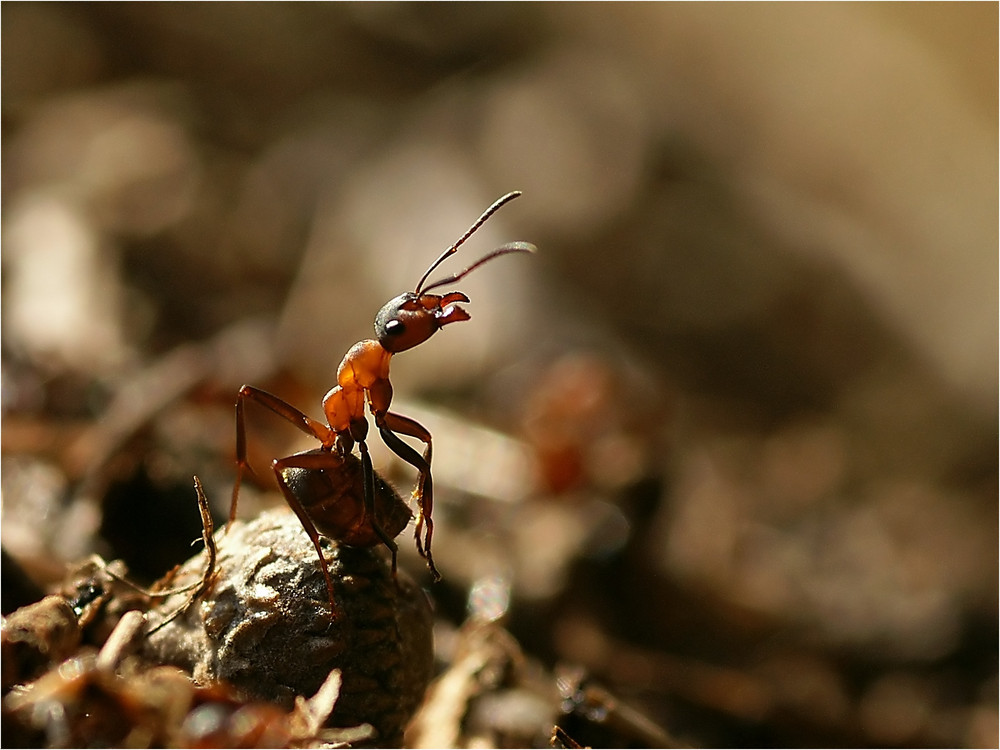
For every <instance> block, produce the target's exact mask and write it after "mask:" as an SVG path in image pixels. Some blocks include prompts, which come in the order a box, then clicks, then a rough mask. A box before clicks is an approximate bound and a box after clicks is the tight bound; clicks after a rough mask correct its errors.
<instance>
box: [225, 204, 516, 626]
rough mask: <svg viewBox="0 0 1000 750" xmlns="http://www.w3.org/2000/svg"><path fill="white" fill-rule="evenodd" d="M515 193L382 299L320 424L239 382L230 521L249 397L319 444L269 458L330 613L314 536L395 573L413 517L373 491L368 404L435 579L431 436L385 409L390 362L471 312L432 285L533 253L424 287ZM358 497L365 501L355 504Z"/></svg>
mask: <svg viewBox="0 0 1000 750" xmlns="http://www.w3.org/2000/svg"><path fill="white" fill-rule="evenodd" d="M519 195H521V193H520V192H512V193H508V194H507V195H505V196H503V197H502V198H500V199H499V200H497V201H496V202H495V203H494V204H493V205H492V206H490V207H489V208H488V209H486V211H484V212H483V214H482V216H480V217H479V218H478V219H477V220H476V221H475V223H474V224H473V225H472V226H471V227H470V228H469V229H468V230H467V231H466V232H465V234H463V235H462V236H461V237H460V238H459V239H458V240H457V241H456V242H455V243H454V244H453V245H452V246H451V247H449V248H448V249H447V250H445V251H444V252H443V253H441V255H440V256H438V258H437V260H435V261H434V262H433V263H432V264H431V265H430V267H429V268H428V269H427V270H426V271H425V272H424V275H423V276H421V277H420V281H419V282H418V283H417V286H416V289H414V291H412V292H404V293H403V294H401V295H399V296H398V297H395V298H393V299H391V300H389V301H388V302H387V303H386V304H385V305H384V306H383V307H382V309H381V310H379V311H378V314H377V315H376V316H375V336H376V338H374V339H366V340H364V341H359V342H358V343H357V344H355V345H354V346H352V347H351V348H350V350H349V351H348V352H347V354H346V355H345V357H344V359H343V361H342V362H341V363H340V367H339V368H338V369H337V384H336V385H335V386H334V387H333V388H331V389H330V391H329V392H327V394H326V396H324V397H323V411H324V413H325V415H326V424H324V423H323V422H319V421H316V420H314V419H312V418H310V417H308V416H307V415H305V414H304V413H302V412H301V411H299V410H298V409H296V408H295V407H294V406H292V405H291V404H289V403H287V402H285V401H282V400H281V399H279V398H278V397H276V396H272V395H271V394H270V393H267V392H266V391H262V390H260V389H259V388H254V387H253V386H250V385H244V386H243V387H242V388H240V391H239V394H238V396H237V399H236V461H237V473H236V483H235V485H234V487H233V499H232V505H231V507H230V512H229V523H230V524H232V522H233V520H234V519H235V518H236V504H237V501H238V499H239V491H240V484H241V482H242V481H243V475H244V473H245V472H246V471H247V470H248V469H249V464H248V462H247V448H246V420H245V416H244V411H245V407H246V402H247V401H248V400H249V401H253V402H255V403H258V404H260V405H261V406H263V407H265V408H267V409H269V410H270V411H272V412H274V413H275V414H277V415H278V416H279V417H282V418H284V419H285V420H287V421H288V422H291V423H292V424H293V425H295V426H296V427H298V428H299V429H300V430H302V431H303V432H305V433H306V434H308V435H311V436H313V437H314V438H316V440H318V441H319V442H320V444H321V446H320V447H319V448H316V449H313V450H310V451H304V452H302V453H296V454H295V455H292V456H288V457H286V458H278V459H275V460H274V461H273V463H272V465H271V466H272V469H273V470H274V473H275V476H276V477H277V478H278V485H279V487H280V488H281V492H282V494H284V496H285V500H286V501H287V502H288V505H289V506H291V508H292V510H293V511H295V514H296V515H297V516H298V517H299V520H300V521H301V522H302V526H303V528H304V529H305V531H306V533H307V534H308V535H309V538H310V539H311V540H312V543H313V545H314V546H315V547H316V553H317V554H318V555H319V560H320V566H321V568H322V571H323V576H324V578H325V579H326V587H327V593H328V594H329V597H330V610H331V614H334V613H335V612H336V603H335V597H334V593H333V582H332V581H331V579H330V572H329V570H328V568H327V563H326V559H325V558H324V557H323V550H322V548H321V547H320V535H321V534H322V535H324V536H327V537H330V538H332V539H336V540H339V541H341V542H343V543H345V544H348V545H352V546H359V547H371V546H375V545H377V544H379V543H381V544H384V545H385V546H386V547H387V548H388V549H389V551H390V552H391V553H392V570H393V572H394V573H395V570H396V552H397V549H398V548H397V547H396V543H395V541H393V540H394V538H395V537H396V535H397V534H399V533H400V532H401V531H402V530H403V529H404V528H405V527H406V524H407V523H408V522H409V518H410V515H411V514H410V511H409V509H408V508H405V507H402V508H397V507H393V502H392V498H394V497H395V494H394V493H392V492H383V491H381V487H378V488H377V487H376V475H375V472H374V470H373V468H372V460H371V457H370V455H369V453H368V445H367V444H366V442H365V439H366V437H367V436H368V419H367V418H366V416H365V404H366V403H367V405H368V410H369V411H370V412H371V414H372V416H373V417H374V419H375V426H376V427H377V428H378V431H379V435H381V437H382V440H383V441H384V442H385V444H386V445H387V446H388V447H389V448H390V449H391V450H392V451H393V452H394V453H395V454H396V455H397V456H399V457H400V458H401V459H403V460H404V461H406V462H407V463H408V464H410V465H411V466H413V467H414V468H415V469H417V471H418V472H419V475H418V477H417V483H416V486H415V488H414V490H413V493H412V497H413V500H414V502H415V504H416V508H417V511H416V528H415V531H414V536H415V538H416V545H417V552H419V554H420V556H421V557H423V558H424V560H426V562H427V567H428V568H429V569H430V571H431V574H432V575H433V577H434V580H439V579H440V578H441V576H440V574H439V573H438V571H437V568H436V567H435V566H434V558H433V556H432V554H431V537H432V535H433V532H434V522H433V520H432V518H431V514H432V512H433V508H434V492H433V484H432V481H431V433H430V432H429V431H428V430H427V428H426V427H424V426H423V425H421V424H420V423H418V422H416V421H415V420H413V419H410V418H409V417H404V416H402V415H400V414H396V413H394V412H391V411H389V405H390V403H391V401H392V385H391V384H390V382H389V362H390V360H391V359H392V355H393V354H397V353H399V352H403V351H406V350H407V349H412V348H413V347H415V346H418V345H419V344H422V343H423V342H424V341H426V340H427V339H429V338H430V337H431V336H432V335H434V333H435V332H436V331H437V330H438V329H440V328H442V327H443V326H446V325H448V324H449V323H456V322H459V321H463V320H469V314H468V313H467V312H466V311H465V310H463V309H462V308H461V307H458V306H457V305H456V303H458V302H469V301H470V300H469V298H468V297H466V296H465V294H463V293H462V292H448V293H447V294H443V295H439V294H430V291H431V290H432V289H438V288H440V287H442V286H445V285H449V284H452V283H454V282H456V281H459V280H460V279H462V278H464V277H465V276H466V275H467V274H469V273H470V272H472V271H473V270H475V269H476V268H479V266H481V265H483V264H484V263H486V262H488V261H490V260H492V259H494V258H497V257H499V256H501V255H507V254H509V253H523V252H534V251H535V246H534V245H531V244H529V243H527V242H510V243H507V244H506V245H502V246H500V247H498V248H496V249H495V250H493V251H492V252H490V253H488V254H487V255H485V256H484V257H482V258H480V259H479V260H478V261H476V262H475V263H473V264H472V265H471V266H469V267H468V268H465V269H464V270H462V271H460V272H458V273H456V274H454V275H452V276H448V277H447V278H444V279H441V280H440V281H435V282H433V283H431V284H427V283H426V282H427V278H428V277H429V276H430V274H431V272H432V271H434V269H435V268H437V267H438V266H439V265H441V263H442V262H444V260H445V259H447V258H448V257H449V256H450V255H452V254H453V253H454V252H455V251H456V250H458V248H459V247H460V246H461V245H462V244H463V243H464V242H465V241H466V240H467V239H469V237H471V236H472V234H473V233H474V232H475V231H476V230H477V229H479V227H481V226H482V225H483V223H485V222H486V220H487V219H489V218H490V216H492V215H493V214H494V213H495V212H496V211H497V210H498V209H499V208H500V207H501V206H503V205H505V204H506V203H509V202H510V201H512V200H513V199H514V198H517V197H518V196H519ZM397 433H398V434H397ZM400 434H402V435H406V436H408V437H412V438H416V439H417V440H419V441H421V442H422V443H423V444H424V446H425V448H424V452H423V455H421V454H420V453H418V452H417V451H416V450H415V449H414V448H412V447H411V446H409V445H408V444H407V443H405V442H404V441H403V440H402V438H400V437H399V435H400ZM355 444H357V446H358V449H359V452H360V454H361V475H362V476H361V483H362V492H361V493H358V492H356V491H352V488H353V487H354V486H355V482H356V479H357V478H356V476H354V475H353V469H352V462H350V461H345V458H346V457H347V456H348V455H349V454H350V453H351V452H352V450H353V448H354V445H355ZM355 465H356V464H355ZM378 481H381V480H378ZM377 489H378V490H379V491H376V490H377ZM359 494H360V495H361V497H362V498H363V501H362V503H360V504H359V502H358V495H359ZM397 502H398V501H397ZM227 528H228V526H227Z"/></svg>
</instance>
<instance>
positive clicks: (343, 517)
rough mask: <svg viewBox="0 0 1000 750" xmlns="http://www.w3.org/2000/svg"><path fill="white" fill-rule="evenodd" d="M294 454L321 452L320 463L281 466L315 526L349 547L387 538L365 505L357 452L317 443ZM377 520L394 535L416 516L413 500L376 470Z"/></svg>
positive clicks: (289, 487) (289, 488)
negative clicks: (404, 497)
mask: <svg viewBox="0 0 1000 750" xmlns="http://www.w3.org/2000/svg"><path fill="white" fill-rule="evenodd" d="M295 455H296V456H310V455H316V456H323V458H324V463H325V464H326V466H325V467H324V468H322V469H315V468H307V469H306V468H300V467H296V466H291V467H284V468H280V469H279V470H280V472H281V478H282V479H283V480H284V485H285V488H286V489H285V491H286V492H290V493H292V495H294V496H295V499H296V500H298V501H299V503H300V504H301V505H302V507H303V508H305V509H306V512H308V514H309V516H310V518H311V519H312V521H313V524H314V525H315V527H316V530H317V531H318V532H319V533H320V534H322V535H323V536H326V537H329V538H331V539H338V540H340V541H341V542H343V543H344V544H347V545H349V546H351V547H374V546H375V545H377V544H380V543H381V542H382V541H383V539H382V537H380V536H379V535H378V533H377V532H376V531H375V528H374V526H373V525H372V520H373V519H371V518H369V517H368V514H367V513H366V512H365V506H364V491H365V490H364V471H363V466H362V463H361V461H360V460H359V459H358V458H357V457H356V456H355V455H354V454H351V453H349V454H346V455H344V456H340V455H337V453H335V452H333V453H331V452H329V451H324V450H322V449H320V448H316V449H314V450H310V451H304V452H302V453H297V454H295ZM374 479H375V485H374V490H375V492H374V498H373V499H374V506H375V519H374V520H375V522H376V523H377V524H378V525H379V527H381V529H382V530H383V531H384V532H385V534H386V535H388V537H389V538H390V539H392V538H394V537H396V536H397V535H398V534H400V533H401V532H402V531H403V529H405V528H406V525H407V524H408V523H409V522H410V519H411V518H412V517H413V513H412V511H411V510H410V508H409V506H407V504H406V503H405V502H403V500H402V498H400V496H399V494H398V493H397V492H396V490H395V489H393V487H392V486H391V485H390V484H389V483H388V482H386V481H385V480H384V479H383V478H382V477H381V476H379V474H378V472H375V475H374Z"/></svg>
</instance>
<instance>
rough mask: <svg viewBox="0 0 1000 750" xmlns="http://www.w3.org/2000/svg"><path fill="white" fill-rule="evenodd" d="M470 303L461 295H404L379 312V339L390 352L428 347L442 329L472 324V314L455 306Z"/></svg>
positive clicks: (454, 293) (386, 304)
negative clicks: (431, 339) (466, 323)
mask: <svg viewBox="0 0 1000 750" xmlns="http://www.w3.org/2000/svg"><path fill="white" fill-rule="evenodd" d="M468 301H469V298H468V297H466V296H465V295H464V294H462V293H461V292H452V293H450V294H446V295H444V296H441V295H439V294H416V293H415V292H404V293H403V294H401V295H399V296H398V297H394V298H393V299H391V300H389V301H388V302H386V303H385V305H383V306H382V309H381V310H379V311H378V315H376V316H375V336H376V338H378V342H379V343H380V344H381V345H382V348H383V349H385V350H386V351H387V352H390V353H391V354H396V353H397V352H405V351H406V350H407V349H412V348H413V347H415V346H417V345H418V344H422V343H424V342H425V341H426V340H427V339H429V338H430V337H431V336H433V335H434V333H435V332H436V331H437V330H438V329H439V328H441V327H442V326H446V325H448V324H449V323H457V322H458V321H461V320H468V319H469V313H467V312H466V311H465V310H463V309H462V308H461V307H458V306H457V305H455V304H454V303H456V302H468Z"/></svg>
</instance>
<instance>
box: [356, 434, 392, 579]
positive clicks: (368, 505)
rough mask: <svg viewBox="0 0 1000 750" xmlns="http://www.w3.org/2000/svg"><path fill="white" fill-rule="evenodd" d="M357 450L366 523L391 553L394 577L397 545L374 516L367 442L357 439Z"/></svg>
mask: <svg viewBox="0 0 1000 750" xmlns="http://www.w3.org/2000/svg"><path fill="white" fill-rule="evenodd" d="M358 451H359V452H360V453H361V475H362V477H363V478H364V488H365V489H364V495H365V497H364V501H365V516H366V517H367V519H368V523H370V524H371V525H372V530H373V531H374V532H375V534H376V536H378V538H379V539H380V540H381V541H382V544H384V545H385V546H386V547H387V548H388V550H389V552H391V553H392V577H393V578H395V577H396V554H397V553H398V552H399V547H398V546H396V541H395V540H394V539H393V538H392V537H390V536H389V535H388V534H386V533H385V530H384V529H383V528H382V525H381V524H380V523H379V522H378V519H377V518H375V467H374V466H372V457H371V454H369V453H368V444H367V443H366V442H365V441H364V440H359V441H358Z"/></svg>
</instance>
